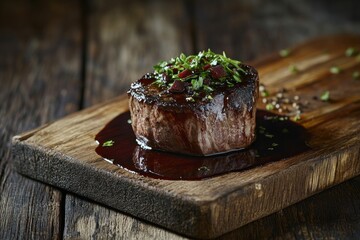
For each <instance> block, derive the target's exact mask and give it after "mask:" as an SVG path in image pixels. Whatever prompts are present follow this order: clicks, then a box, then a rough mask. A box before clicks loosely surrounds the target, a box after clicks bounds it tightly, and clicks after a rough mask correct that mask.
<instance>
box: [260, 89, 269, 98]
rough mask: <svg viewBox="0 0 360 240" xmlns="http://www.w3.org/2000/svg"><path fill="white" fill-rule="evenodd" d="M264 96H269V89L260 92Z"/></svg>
mask: <svg viewBox="0 0 360 240" xmlns="http://www.w3.org/2000/svg"><path fill="white" fill-rule="evenodd" d="M260 94H261V96H262V97H268V96H269V92H268V91H267V90H264V91H262V92H260Z"/></svg>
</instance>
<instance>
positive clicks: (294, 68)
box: [289, 64, 299, 73]
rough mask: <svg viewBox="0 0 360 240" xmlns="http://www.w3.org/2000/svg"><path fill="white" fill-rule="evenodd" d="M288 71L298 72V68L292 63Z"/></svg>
mask: <svg viewBox="0 0 360 240" xmlns="http://www.w3.org/2000/svg"><path fill="white" fill-rule="evenodd" d="M289 71H290V72H291V73H298V72H299V69H298V68H297V66H296V65H294V64H292V65H290V66H289Z"/></svg>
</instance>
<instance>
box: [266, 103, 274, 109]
mask: <svg viewBox="0 0 360 240" xmlns="http://www.w3.org/2000/svg"><path fill="white" fill-rule="evenodd" d="M266 110H269V111H271V110H274V105H272V104H271V103H268V104H266Z"/></svg>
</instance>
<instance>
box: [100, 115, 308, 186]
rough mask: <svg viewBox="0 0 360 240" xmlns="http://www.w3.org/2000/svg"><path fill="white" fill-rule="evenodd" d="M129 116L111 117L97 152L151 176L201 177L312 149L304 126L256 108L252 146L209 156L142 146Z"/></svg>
mask: <svg viewBox="0 0 360 240" xmlns="http://www.w3.org/2000/svg"><path fill="white" fill-rule="evenodd" d="M129 119H130V113H129V112H126V113H122V114H120V115H118V116H117V117H115V118H114V119H113V120H111V121H110V122H109V123H108V124H107V125H106V126H105V127H104V128H103V129H102V130H101V131H100V132H99V133H98V134H97V135H96V137H95V140H96V141H98V142H99V146H98V147H97V148H96V150H95V151H96V153H97V154H98V155H100V156H101V157H103V158H104V159H105V160H107V161H110V162H112V163H113V164H115V165H117V166H119V167H121V168H123V169H126V170H128V171H131V172H134V173H137V174H140V175H143V176H146V177H151V178H157V179H167V180H201V179H204V178H209V177H213V176H217V175H221V174H225V173H228V172H234V171H242V170H246V169H250V168H253V167H256V166H259V165H263V164H266V163H270V162H275V161H279V160H282V159H285V158H288V157H291V156H294V155H297V154H300V153H302V152H305V151H307V150H308V149H309V147H308V146H307V145H306V138H307V134H306V130H305V128H304V127H302V126H301V125H299V124H297V123H295V122H292V121H290V120H287V119H286V118H284V117H282V116H280V115H276V114H274V113H271V112H267V111H264V110H258V111H257V114H256V129H257V130H256V141H255V142H254V143H253V144H252V145H251V146H250V147H249V148H247V149H245V150H239V151H235V152H230V153H226V154H221V155H213V156H207V157H197V156H187V155H181V154H175V153H169V152H162V151H157V150H146V149H142V148H141V147H139V146H138V145H137V144H136V141H135V135H134V133H133V130H132V128H131V125H130V124H129ZM109 141H110V142H111V143H110V144H104V143H106V142H107V143H109ZM104 145H105V146H104Z"/></svg>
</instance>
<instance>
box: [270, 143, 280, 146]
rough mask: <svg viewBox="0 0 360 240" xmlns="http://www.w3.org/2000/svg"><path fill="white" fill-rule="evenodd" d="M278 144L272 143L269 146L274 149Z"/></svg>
mask: <svg viewBox="0 0 360 240" xmlns="http://www.w3.org/2000/svg"><path fill="white" fill-rule="evenodd" d="M278 145H279V144H277V143H272V144H271V146H273V147H276V146H278Z"/></svg>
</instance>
